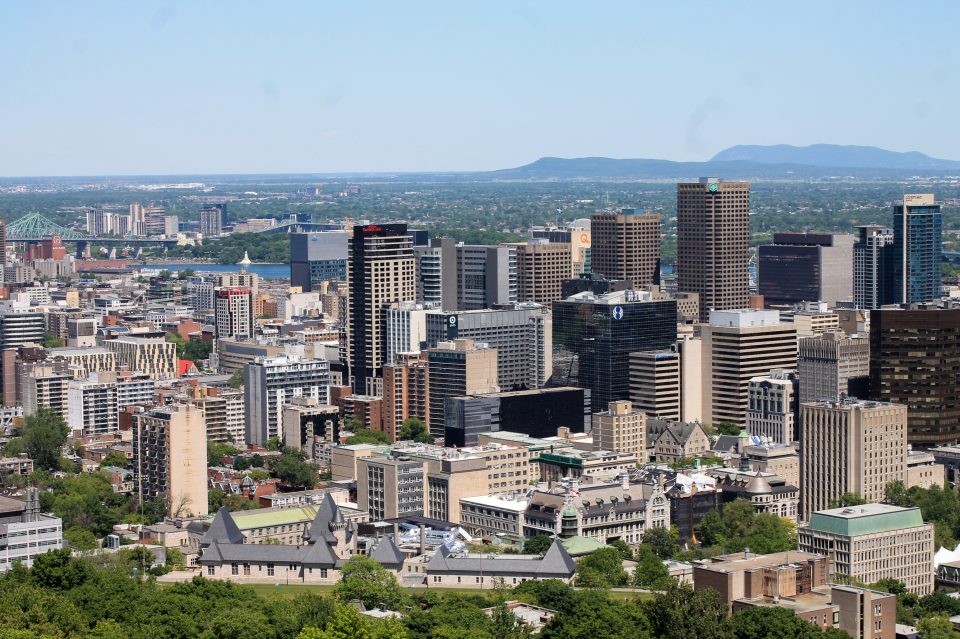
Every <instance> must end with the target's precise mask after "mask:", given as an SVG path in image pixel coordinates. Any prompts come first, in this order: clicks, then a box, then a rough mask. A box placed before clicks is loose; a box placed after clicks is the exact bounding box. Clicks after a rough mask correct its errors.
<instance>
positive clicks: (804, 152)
mask: <svg viewBox="0 0 960 639" xmlns="http://www.w3.org/2000/svg"><path fill="white" fill-rule="evenodd" d="M710 161H711V162H734V161H740V162H758V163H760V164H806V165H810V166H821V167H837V168H840V167H842V168H858V169H907V170H910V169H922V170H933V171H951V170H956V169H960V162H956V161H954V160H938V159H937V158H932V157H930V156H929V155H925V154H923V153H919V152H917V151H908V152H906V153H898V152H897V151H888V150H886V149H878V148H877V147H875V146H849V145H848V146H843V145H839V144H811V145H810V146H791V145H789V144H774V145H771V146H761V145H756V144H738V145H737V146H732V147H730V148H729V149H724V150H723V151H720V152H719V153H717V154H716V155H715V156H713V157H712V158H710Z"/></svg>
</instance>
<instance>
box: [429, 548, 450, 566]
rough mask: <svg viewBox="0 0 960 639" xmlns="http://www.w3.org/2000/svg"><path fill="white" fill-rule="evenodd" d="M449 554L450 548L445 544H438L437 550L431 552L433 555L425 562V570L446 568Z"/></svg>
mask: <svg viewBox="0 0 960 639" xmlns="http://www.w3.org/2000/svg"><path fill="white" fill-rule="evenodd" d="M449 555H450V549H449V548H447V546H446V544H440V547H439V548H437V551H436V552H435V553H433V557H431V558H430V561H429V562H427V572H430V571H431V570H447V556H449Z"/></svg>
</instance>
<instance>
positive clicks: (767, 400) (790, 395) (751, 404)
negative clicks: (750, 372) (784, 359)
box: [747, 369, 799, 444]
mask: <svg viewBox="0 0 960 639" xmlns="http://www.w3.org/2000/svg"><path fill="white" fill-rule="evenodd" d="M798 386H799V384H798V380H797V374H796V373H794V372H793V371H784V370H780V369H774V370H772V371H770V373H769V374H768V375H761V376H759V377H754V378H752V379H751V380H750V385H749V386H748V387H747V398H748V405H747V432H748V433H750V434H751V435H756V436H758V437H762V438H765V440H764V441H770V442H775V443H779V444H789V443H791V442H793V441H796V432H797V428H796V426H797V424H796V419H797V405H798V402H797V400H798V397H797V395H798V394H799V393H798V390H799V389H798Z"/></svg>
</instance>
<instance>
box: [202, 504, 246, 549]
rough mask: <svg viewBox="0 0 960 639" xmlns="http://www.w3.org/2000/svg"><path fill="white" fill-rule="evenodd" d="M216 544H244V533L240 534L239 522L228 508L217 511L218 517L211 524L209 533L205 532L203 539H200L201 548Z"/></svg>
mask: <svg viewBox="0 0 960 639" xmlns="http://www.w3.org/2000/svg"><path fill="white" fill-rule="evenodd" d="M214 542H216V543H220V544H242V543H243V533H242V532H240V528H239V527H237V522H235V521H234V520H233V515H231V514H230V511H229V510H227V507H226V506H224V507H223V508H221V509H220V510H218V511H217V516H216V517H214V519H213V523H212V524H210V527H209V528H207V532H205V533H204V534H203V538H202V539H200V546H201V547H206V546H209V545H211V544H213V543H214Z"/></svg>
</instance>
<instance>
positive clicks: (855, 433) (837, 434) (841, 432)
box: [800, 399, 907, 520]
mask: <svg viewBox="0 0 960 639" xmlns="http://www.w3.org/2000/svg"><path fill="white" fill-rule="evenodd" d="M800 421H801V423H802V424H803V428H802V429H801V435H800V454H801V472H800V474H801V480H800V481H801V486H800V496H801V500H802V509H803V515H802V517H801V519H802V520H806V519H807V518H808V517H809V516H810V515H811V513H813V512H814V511H817V510H823V509H825V508H827V507H828V505H829V503H830V501H831V500H832V499H836V498H837V497H839V496H840V495H842V494H844V493H847V492H856V493H859V494H860V495H861V496H862V497H863V498H864V499H866V500H867V501H868V502H879V501H882V500H883V497H884V488H885V486H886V485H887V484H888V483H889V482H891V481H897V480H899V481H906V478H907V459H906V457H907V407H906V406H903V405H900V404H889V403H885V402H865V401H860V400H852V399H848V400H845V401H832V402H810V403H806V404H801V405H800Z"/></svg>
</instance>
